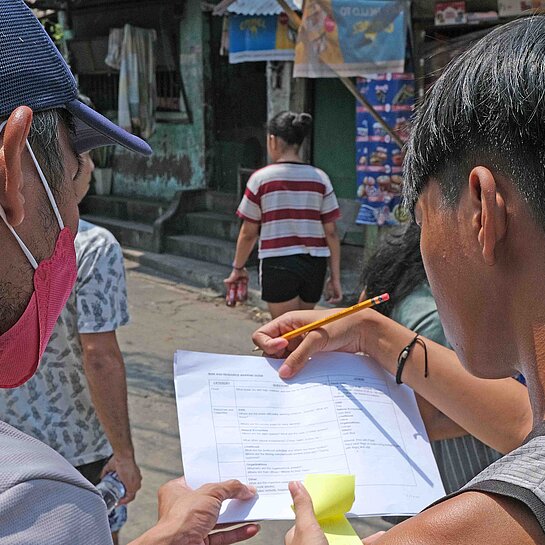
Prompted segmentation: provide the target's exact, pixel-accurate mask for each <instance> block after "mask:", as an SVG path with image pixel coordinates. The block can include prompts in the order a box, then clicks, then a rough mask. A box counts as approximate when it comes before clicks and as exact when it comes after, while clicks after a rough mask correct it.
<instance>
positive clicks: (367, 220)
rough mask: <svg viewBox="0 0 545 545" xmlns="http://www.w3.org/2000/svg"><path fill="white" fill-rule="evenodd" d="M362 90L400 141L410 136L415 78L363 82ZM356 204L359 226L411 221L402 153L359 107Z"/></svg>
mask: <svg viewBox="0 0 545 545" xmlns="http://www.w3.org/2000/svg"><path fill="white" fill-rule="evenodd" d="M357 85H358V90H359V91H360V93H362V94H363V95H364V96H365V97H366V98H367V100H368V101H369V103H370V104H371V105H372V106H373V107H374V108H375V110H376V111H377V112H378V113H379V114H380V115H381V117H382V118H383V119H384V121H385V122H386V123H387V124H388V126H390V127H391V128H393V129H394V131H395V132H396V134H398V135H399V137H400V138H401V140H403V141H405V140H406V139H407V138H408V135H409V123H410V119H411V114H412V110H413V106H414V96H415V88H414V75H413V74H412V73H397V74H381V75H376V76H375V77H373V78H359V79H358V82H357ZM356 173H357V198H358V200H359V201H360V203H361V206H360V210H359V213H358V216H357V218H356V223H358V224H364V225H396V224H399V223H403V222H405V221H407V220H408V217H407V213H406V211H405V210H404V208H403V207H402V206H401V187H402V183H403V153H402V150H401V149H400V148H399V146H398V145H397V143H396V142H394V141H392V138H391V136H390V135H389V134H388V133H387V132H386V131H385V130H384V128H383V127H382V125H381V124H380V123H378V122H377V121H375V119H374V118H373V116H372V115H371V114H370V113H369V111H368V110H367V109H366V108H365V107H364V106H362V105H360V104H359V103H357V105H356Z"/></svg>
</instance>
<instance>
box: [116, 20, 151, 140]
mask: <svg viewBox="0 0 545 545" xmlns="http://www.w3.org/2000/svg"><path fill="white" fill-rule="evenodd" d="M156 42H157V33H156V31H155V30H153V29H146V28H138V27H135V26H132V25H125V26H124V27H123V44H122V48H121V64H120V68H119V70H120V71H119V100H118V110H119V113H118V115H119V120H118V123H119V125H120V126H121V127H123V128H124V129H125V130H127V131H130V132H132V133H134V134H137V135H138V136H141V137H142V138H149V137H150V136H151V135H152V134H153V133H154V131H155V111H156V108H157V84H156V76H155V65H156V60H155V59H156V55H155V47H156Z"/></svg>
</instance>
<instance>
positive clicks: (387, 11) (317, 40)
mask: <svg viewBox="0 0 545 545" xmlns="http://www.w3.org/2000/svg"><path fill="white" fill-rule="evenodd" d="M408 17H409V3H408V2H407V1H406V0H367V1H365V2H361V0H307V1H306V2H305V8H304V11H303V22H302V25H301V28H300V29H299V33H298V35H297V45H296V48H295V66H294V77H303V78H331V77H337V76H345V77H353V76H367V75H369V74H376V73H382V72H403V70H404V69H405V47H406V38H407V24H408Z"/></svg>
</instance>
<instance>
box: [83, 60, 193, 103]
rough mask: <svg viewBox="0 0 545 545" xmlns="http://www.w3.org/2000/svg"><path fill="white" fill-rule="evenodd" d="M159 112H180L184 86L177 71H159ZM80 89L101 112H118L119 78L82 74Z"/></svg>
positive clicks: (114, 74) (113, 75)
mask: <svg viewBox="0 0 545 545" xmlns="http://www.w3.org/2000/svg"><path fill="white" fill-rule="evenodd" d="M156 77H157V110H158V111H167V112H178V111H180V96H181V93H182V86H181V81H180V75H179V73H178V72H177V71H174V70H172V71H165V70H161V71H159V70H158V71H157V73H156ZM78 79H79V88H80V90H81V92H82V93H83V94H85V95H87V96H88V97H89V98H90V99H91V100H92V101H93V103H94V104H95V106H96V108H97V109H98V110H99V111H108V110H117V100H118V89H119V76H118V74H117V73H114V72H112V73H111V74H80V75H79V78H78Z"/></svg>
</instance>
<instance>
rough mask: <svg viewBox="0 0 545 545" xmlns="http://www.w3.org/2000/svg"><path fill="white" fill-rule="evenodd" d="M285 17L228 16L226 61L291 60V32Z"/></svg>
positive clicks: (292, 41) (292, 49)
mask: <svg viewBox="0 0 545 545" xmlns="http://www.w3.org/2000/svg"><path fill="white" fill-rule="evenodd" d="M288 22H289V21H288V16H287V15H286V14H285V13H282V14H280V15H263V16H259V15H230V16H229V62H230V63H231V64H237V63H239V62H256V61H293V58H294V55H295V50H294V48H295V33H294V32H293V31H292V30H291V29H290V27H289V25H288Z"/></svg>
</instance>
